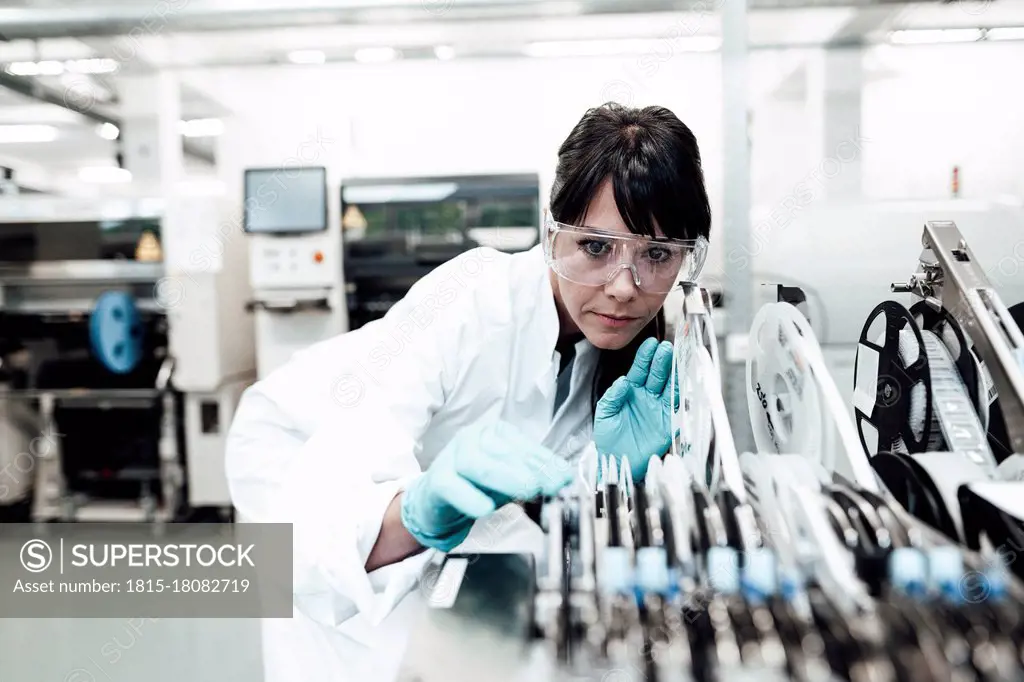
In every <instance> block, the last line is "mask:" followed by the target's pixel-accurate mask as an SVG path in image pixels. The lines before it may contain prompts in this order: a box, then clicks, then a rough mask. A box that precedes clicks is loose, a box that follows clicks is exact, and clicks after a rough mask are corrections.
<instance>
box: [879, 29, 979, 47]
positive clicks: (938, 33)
mask: <svg viewBox="0 0 1024 682" xmlns="http://www.w3.org/2000/svg"><path fill="white" fill-rule="evenodd" d="M981 37H982V31H981V29H980V28H941V29H912V30H904V31H893V32H892V33H890V34H889V42H892V43H895V44H897V45H928V44H934V43H973V42H974V41H976V40H980V39H981Z"/></svg>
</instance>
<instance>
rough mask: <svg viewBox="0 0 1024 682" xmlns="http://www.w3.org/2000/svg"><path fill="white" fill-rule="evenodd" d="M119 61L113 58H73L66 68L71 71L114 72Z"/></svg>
mask: <svg viewBox="0 0 1024 682" xmlns="http://www.w3.org/2000/svg"><path fill="white" fill-rule="evenodd" d="M117 67H118V63H117V61H115V60H113V59H71V60H68V61H66V62H64V68H66V69H67V70H68V71H70V72H71V73H114V72H115V71H117Z"/></svg>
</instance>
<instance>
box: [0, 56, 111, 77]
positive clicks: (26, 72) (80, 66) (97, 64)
mask: <svg viewBox="0 0 1024 682" xmlns="http://www.w3.org/2000/svg"><path fill="white" fill-rule="evenodd" d="M117 67H118V63H117V61H116V60H114V59H99V58H96V59H69V60H67V61H64V62H59V61H56V60H52V59H48V60H44V61H41V62H11V63H10V64H8V65H7V72H8V73H10V74H13V75H15V76H60V75H61V74H64V73H88V74H96V73H113V72H115V71H117Z"/></svg>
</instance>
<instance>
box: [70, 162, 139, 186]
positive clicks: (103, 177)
mask: <svg viewBox="0 0 1024 682" xmlns="http://www.w3.org/2000/svg"><path fill="white" fill-rule="evenodd" d="M78 179H79V180H81V181H82V182H90V183H95V184H100V185H109V184H119V183H124V182H131V181H132V174H131V172H130V171H128V170H127V169H124V168H118V167H117V166H87V167H85V168H80V169H79V170H78Z"/></svg>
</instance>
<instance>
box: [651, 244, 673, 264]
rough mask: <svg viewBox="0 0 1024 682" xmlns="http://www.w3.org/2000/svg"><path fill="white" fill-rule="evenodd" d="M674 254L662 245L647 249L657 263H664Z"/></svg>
mask: <svg viewBox="0 0 1024 682" xmlns="http://www.w3.org/2000/svg"><path fill="white" fill-rule="evenodd" d="M671 256H672V254H671V252H670V251H669V250H668V249H666V248H662V247H660V246H654V247H651V248H650V249H648V250H647V257H648V258H649V259H651V260H652V261H654V262H655V263H664V262H665V261H667V260H668V259H669V258H670V257H671Z"/></svg>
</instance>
